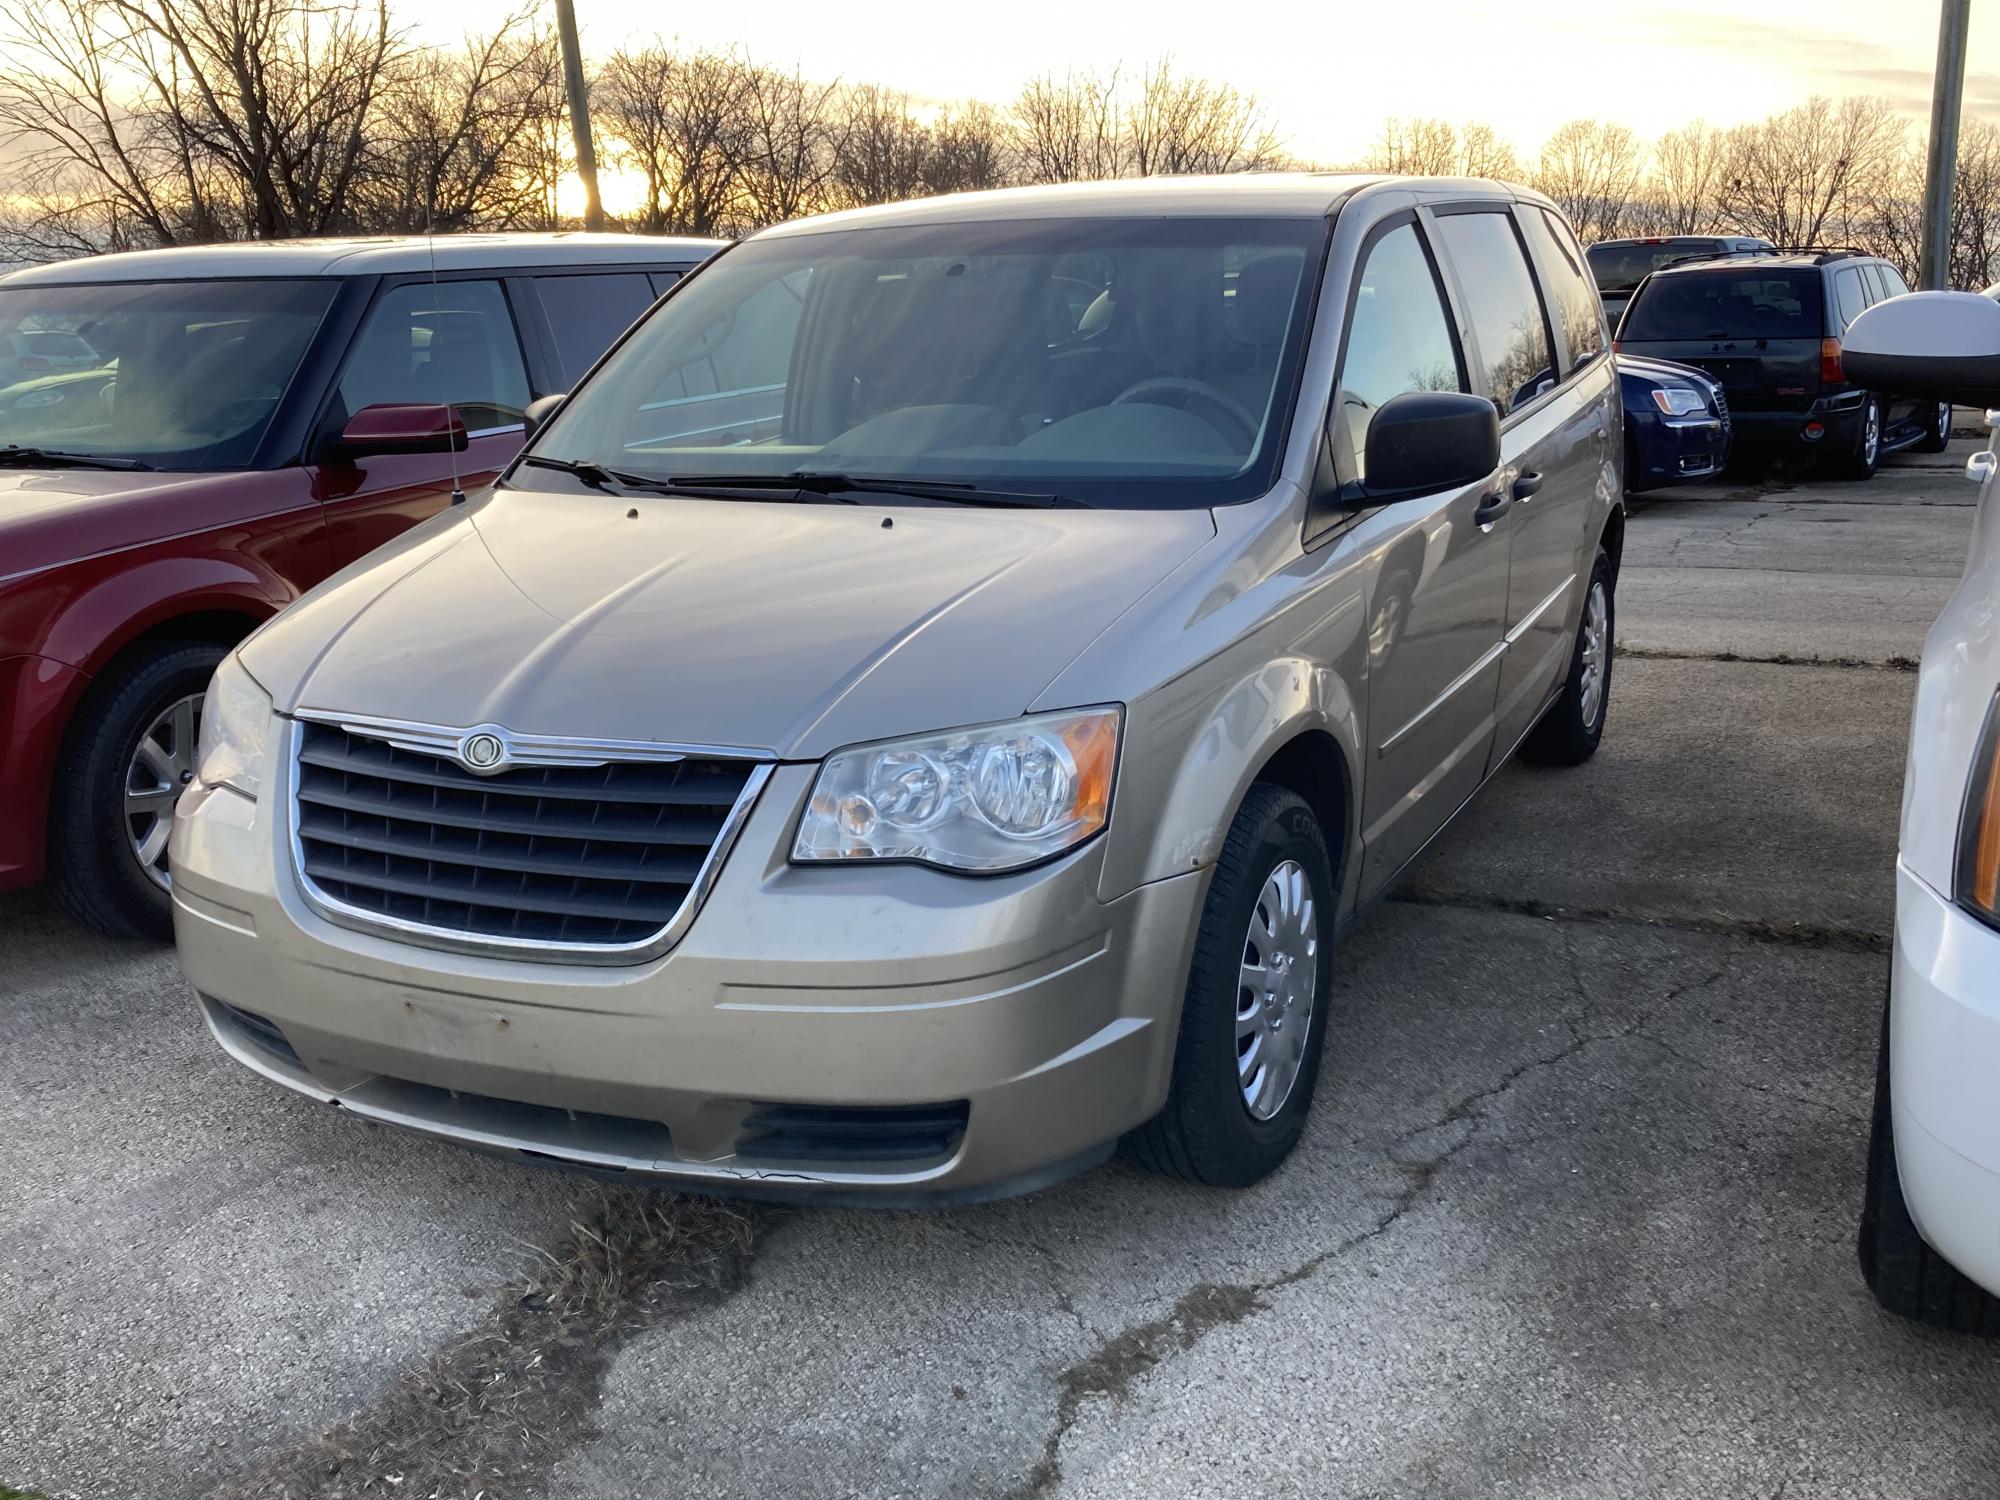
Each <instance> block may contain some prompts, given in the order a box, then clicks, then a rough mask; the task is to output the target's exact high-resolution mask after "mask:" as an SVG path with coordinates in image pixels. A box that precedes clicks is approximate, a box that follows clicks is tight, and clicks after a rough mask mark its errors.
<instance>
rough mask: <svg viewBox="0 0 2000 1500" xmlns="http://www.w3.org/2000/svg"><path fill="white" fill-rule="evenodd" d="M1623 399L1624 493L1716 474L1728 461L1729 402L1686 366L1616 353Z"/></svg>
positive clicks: (1717, 388) (1715, 386)
mask: <svg viewBox="0 0 2000 1500" xmlns="http://www.w3.org/2000/svg"><path fill="white" fill-rule="evenodd" d="M1614 358H1615V359H1616V360H1617V364H1618V389H1619V393H1620V394H1621V395H1622V396H1623V398H1624V403H1625V493H1626V494H1628V495H1632V494H1637V493H1639V492H1640V491H1642V490H1650V489H1657V488H1659V487H1660V486H1661V485H1663V484H1684V483H1686V482H1688V481H1689V480H1694V479H1706V478H1708V477H1709V476H1710V475H1713V474H1720V473H1721V472H1722V470H1723V469H1724V467H1725V466H1727V464H1728V463H1729V440H1730V426H1729V402H1728V400H1727V399H1726V398H1725V397H1724V396H1723V394H1722V386H1721V384H1720V383H1719V382H1717V381H1716V380H1714V379H1713V378H1711V377H1710V376H1708V375H1707V374H1705V373H1704V372H1702V371H1700V370H1697V369H1693V368H1691V367H1690V366H1688V365H1677V364H1673V363H1670V362H1669V361H1667V360H1664V359H1643V358H1640V357H1639V356H1637V355H1631V354H1619V355H1615V356H1614Z"/></svg>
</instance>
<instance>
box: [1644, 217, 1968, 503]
mask: <svg viewBox="0 0 2000 1500" xmlns="http://www.w3.org/2000/svg"><path fill="white" fill-rule="evenodd" d="M1909 289H1910V288H1909V286H1908V284H1907V283H1905V282H1904V280H1903V278H1902V276H1901V274H1900V273H1898V271H1897V270H1896V268H1895V267H1894V266H1892V265H1890V264H1889V262H1888V261H1886V260H1883V259H1882V258H1881V257H1879V256H1875V255H1870V254H1869V253H1868V252H1867V251H1865V250H1855V249H1802V250H1785V251H1780V252H1779V253H1777V254H1768V253H1766V254H1759V255H1747V256H1746V255H1737V256H1728V257H1719V258H1716V259H1713V260H1705V261H1694V262H1689V263H1687V264H1683V265H1675V266H1668V267H1666V268H1664V269H1662V270H1658V271H1655V272H1653V274H1652V275H1650V276H1648V277H1647V278H1646V279H1645V280H1644V281H1643V282H1641V283H1640V285H1639V289H1638V291H1636V292H1635V293H1633V295H1632V301H1631V302H1630V304H1628V305H1627V307H1626V309H1625V316H1624V319H1623V320H1622V321H1621V322H1620V323H1619V325H1618V342H1617V348H1618V349H1619V350H1620V351H1621V352H1627V353H1631V354H1643V355H1648V356H1651V357H1652V358H1655V359H1669V360H1674V361H1676V362H1677V363H1680V364H1684V365H1693V366H1695V367H1696V368H1698V369H1702V370H1706V371H1707V372H1708V373H1709V374H1711V375H1713V376H1715V377H1716V379H1718V380H1720V381H1721V382H1722V385H1723V389H1724V390H1725V391H1727V392H1728V395H1729V407H1730V412H1731V414H1732V416H1733V418H1734V421H1735V426H1736V441H1737V445H1738V448H1739V450H1741V449H1756V448H1760V447H1761V448H1762V449H1764V450H1766V451H1775V452H1779V453H1785V452H1791V453H1799V452H1805V453H1810V454H1813V455H1815V456H1817V457H1819V458H1820V459H1822V460H1823V461H1824V462H1825V463H1826V464H1827V465H1828V466H1829V467H1830V468H1831V469H1832V471H1833V472H1834V473H1836V474H1838V475H1840V476H1842V477H1844V478H1848V479H1866V478H1868V477H1869V476H1870V475H1872V474H1873V473H1874V472H1875V466H1876V464H1877V463H1878V462H1879V461H1880V460H1881V457H1882V455H1883V454H1884V453H1889V452H1893V451H1894V450H1896V449H1898V448H1916V449H1917V450H1918V451H1920V452H1924V453H1941V452H1943V451H1944V447H1945V443H1946V441H1947V440H1948V438H1949V435H1950V431H1951V407H1950V406H1949V405H1948V404H1947V403H1944V402H1940V401H1936V400H1932V399H1929V398H1924V399H1919V398H1916V397H1905V396H1899V395H1897V394H1895V393H1893V392H1886V391H1871V390H1866V389H1863V388H1862V387H1860V386H1858V385H1856V384H1854V383H1853V382H1852V381H1850V380H1849V379H1848V378H1847V375H1846V372H1845V371H1844V370H1843V369H1842V368H1841V358H1840V341H1841V339H1842V337H1843V336H1844V335H1845V334H1846V332H1847V329H1848V325H1849V324H1851V323H1852V322H1853V321H1854V320H1855V319H1856V318H1858V317H1860V316H1861V313H1862V311H1863V309H1865V308H1867V307H1870V306H1872V305H1873V304H1874V303H1877V302H1881V301H1883V300H1884V299H1886V298H1889V297H1899V296H1901V295H1902V294H1903V293H1905V292H1907V291H1909Z"/></svg>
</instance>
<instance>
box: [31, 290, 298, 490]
mask: <svg viewBox="0 0 2000 1500" xmlns="http://www.w3.org/2000/svg"><path fill="white" fill-rule="evenodd" d="M334 287H335V283H334V282H332V281H331V280H327V279H319V280H310V281H263V280H250V279H241V278H237V279H230V280H225V281H116V282H93V283H88V284H75V285H67V286H49V285H42V286H25V287H15V288H9V287H6V286H0V449H4V448H9V447H19V448H36V449H44V450H47V451H49V452H53V453H64V454H75V455H80V456H83V457H88V458H99V459H116V460H122V461H125V462H130V463H139V464H144V465H147V466H149V467H151V468H156V469H208V470H213V469H241V468H247V467H248V466H249V465H250V463H251V461H252V460H253V458H254V457H255V455H256V452H257V446H258V444H259V443H260V442H261V441H262V440H263V437H264V432H265V430H266V429H267V428H268V427H269V426H270V425H271V419H272V417H273V416H274V415H275V414H276V413H277V410H278V403H279V401H280V400H281V399H282V398H283V396H284V394H285V388H286V387H287V386H288V385H289V384H290V383H291V380H292V376H293V374H294V373H295V372H296V371H297V369H298V367H299V362H300V360H301V359H302V358H303V357H304V355H305V351H306V346H307V344H308V343H310V342H311V340H312V337H313V334H314V332H315V331H316V330H317V329H318V328H319V325H320V320H321V318H322V317H324V316H325V313H326V310H327V307H328V305H329V303H330V302H331V301H332V299H333V293H334Z"/></svg>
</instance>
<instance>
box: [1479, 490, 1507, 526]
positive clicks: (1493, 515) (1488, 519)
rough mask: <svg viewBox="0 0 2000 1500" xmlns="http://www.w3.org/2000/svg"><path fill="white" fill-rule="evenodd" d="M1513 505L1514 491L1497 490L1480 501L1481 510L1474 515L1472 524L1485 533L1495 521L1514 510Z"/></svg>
mask: <svg viewBox="0 0 2000 1500" xmlns="http://www.w3.org/2000/svg"><path fill="white" fill-rule="evenodd" d="M1513 505H1514V494H1513V491H1511V490H1495V491H1494V492H1493V493H1492V494H1490V495H1487V496H1485V497H1484V498H1482V499H1481V500H1480V502H1479V508H1478V509H1477V510H1475V511H1474V512H1473V513H1472V524H1473V525H1475V526H1477V527H1478V528H1479V529H1480V530H1481V531H1484V530H1485V529H1486V528H1487V527H1489V526H1491V525H1492V524H1493V523H1494V522H1495V521H1497V520H1499V519H1500V518H1501V517H1502V516H1504V515H1506V514H1507V512H1508V511H1509V510H1511V509H1512V508H1513Z"/></svg>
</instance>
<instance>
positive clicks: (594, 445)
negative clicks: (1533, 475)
mask: <svg viewBox="0 0 2000 1500" xmlns="http://www.w3.org/2000/svg"><path fill="white" fill-rule="evenodd" d="M1326 233H1327V226H1326V224H1325V222H1324V221H1323V220H1319V219H1298V220H1286V219H1191V218H1146V219H1136V218H1135V219H1117V218H1070V219H1057V220H1029V221H1021V220H1015V221H1006V222H994V223H949V224H918V225H893V226H885V227H881V228H854V229H828V230H823V231H820V232H817V233H808V234H789V235H779V236H775V237H772V238H769V239H761V240H751V241H749V242H747V243H745V244H743V245H741V246H739V247H737V248H736V249H733V250H730V251H728V252H726V253H725V254H723V255H721V256H720V257H718V258H717V259H716V260H715V261H714V262H713V263H712V264H711V265H709V266H707V267H705V268H704V269H702V270H701V271H699V272H698V273H696V274H695V275H694V276H693V277H692V278H691V279H690V280H689V281H688V282H686V283H685V284H684V285H683V286H682V288H681V289H680V290H679V291H677V292H676V293H675V294H674V295H672V296H671V297H669V298H668V299H667V301H666V302H665V303H664V304H662V306H661V307H660V309H659V310H658V311H657V312H655V313H654V314H653V315H652V317H650V318H649V319H648V320H647V321H646V322H645V323H643V324H642V325H641V326H640V327H639V329H638V330H637V331H636V332H634V333H633V334H632V335H631V336H630V337H629V338H628V339H627V341H626V342H625V344H624V345H623V346H622V347H621V348H619V349H618V350H617V351H616V352H615V353H614V354H613V355H612V356H611V357H610V359H609V360H608V361H607V362H606V363H605V365H604V366H603V368H602V369H601V370H599V371H598V373H597V374H596V375H594V376H593V377H592V378H591V380H590V382H589V384H588V386H587V387H586V388H585V390H584V391H583V392H582V393H581V394H580V395H579V396H578V397H577V399H576V400H574V401H572V402H571V403H569V405H568V406H567V407H566V408H565V409H564V410H563V412H562V413H561V415H560V416H558V417H557V418H556V419H555V421H553V422H552V423H551V424H550V426H549V427H548V428H547V429H546V431H545V432H544V433H543V435H542V436H541V437H540V439H539V440H538V441H537V442H536V443H535V445H534V452H535V455H536V457H538V458H540V459H544V460H554V461H556V462H559V463H569V464H589V465H596V466H597V467H598V468H600V469H602V470H607V471H610V472H612V473H613V474H622V475H627V476H633V477H637V478H642V479H646V480H652V481H666V480H669V479H672V478H676V477H694V476H700V477H704V478H707V479H710V480H711V481H720V480H725V479H727V478H731V477H741V478H761V479H773V478H780V477H784V476H788V475H793V474H819V475H826V474H844V475H852V476H865V477H868V478H873V479H884V478H895V479H904V480H923V481H928V482H932V483H938V484H956V485H966V486H978V487H981V488H984V489H987V490H1006V491H1010V492H1040V493H1045V494H1050V495H1057V496H1061V497H1063V498H1064V499H1068V500H1073V501H1077V502H1081V503H1085V504H1090V505H1111V506H1133V507H1161V506H1206V505H1212V504H1219V503H1224V502H1228V501H1232V500H1243V499H1248V498H1250V497H1251V496H1253V495H1256V494H1259V493H1261V492H1262V491H1264V490H1266V489H1268V488H1269V487H1270V485H1271V483H1272V482H1273V473H1274V470H1275V468H1276V464H1277V456H1278V449H1279V446H1280V444H1281V442H1282V440H1283V434H1284V429H1285V425H1286V417H1287V415H1288V414H1289V412H1290V410H1291V403H1292V396H1293V391H1294V388H1295V385H1296V380H1297V368H1298V363H1299V348H1300V345H1301V343H1302V342H1303V337H1304V326H1305V322H1306V316H1307V310H1308V306H1309V303H1310V292H1311V289H1312V287H1313V286H1314V285H1315V284H1316V278H1317V276H1318V274H1319V268H1320V261H1321V254H1322V251H1323V248H1324V244H1325V238H1326ZM510 483H515V484H520V485H526V486H540V487H550V486H555V485H557V484H559V483H561V481H560V480H559V478H558V477H557V475H556V473H555V471H554V470H552V469H549V468H546V467H535V466H532V465H531V466H527V467H523V468H520V469H517V470H516V471H515V472H514V475H513V476H512V478H511V479H510ZM933 498H939V497H933Z"/></svg>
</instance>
